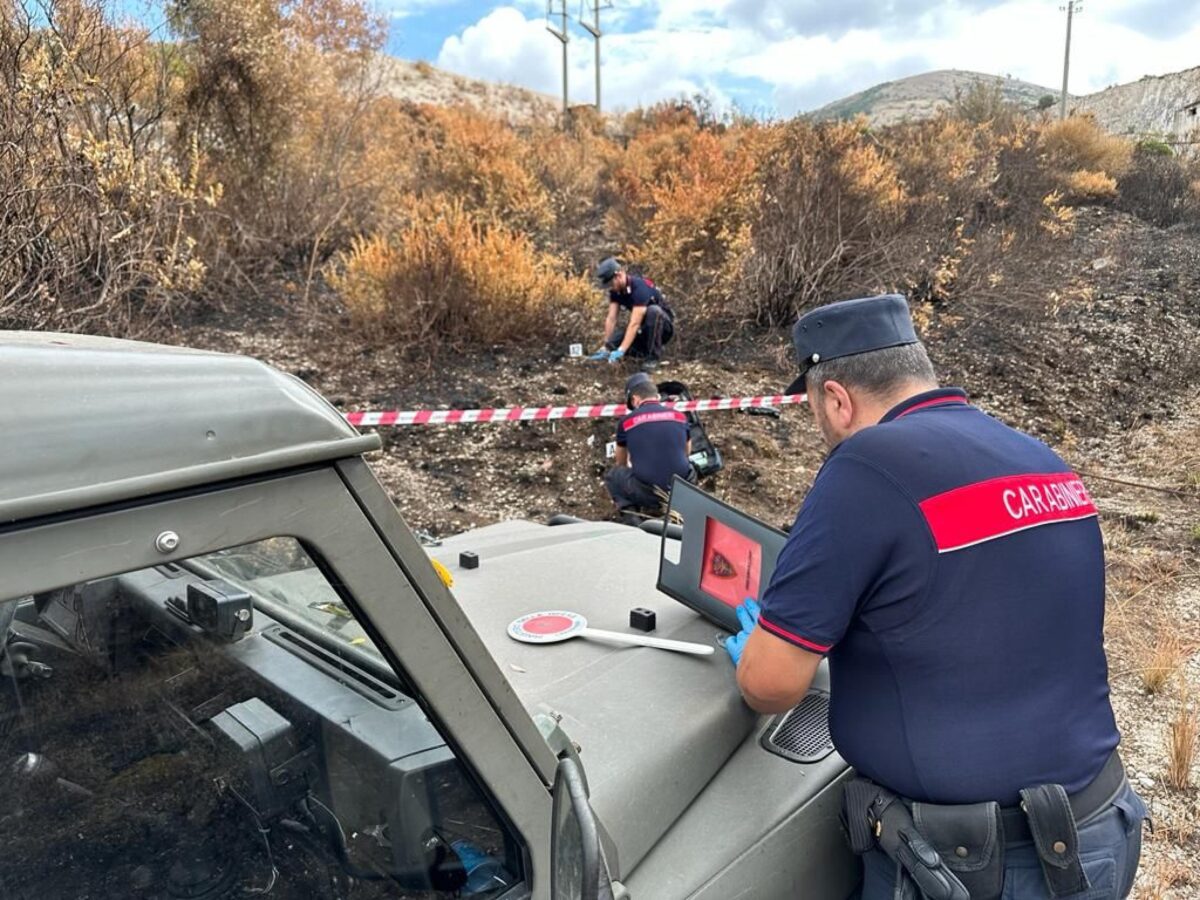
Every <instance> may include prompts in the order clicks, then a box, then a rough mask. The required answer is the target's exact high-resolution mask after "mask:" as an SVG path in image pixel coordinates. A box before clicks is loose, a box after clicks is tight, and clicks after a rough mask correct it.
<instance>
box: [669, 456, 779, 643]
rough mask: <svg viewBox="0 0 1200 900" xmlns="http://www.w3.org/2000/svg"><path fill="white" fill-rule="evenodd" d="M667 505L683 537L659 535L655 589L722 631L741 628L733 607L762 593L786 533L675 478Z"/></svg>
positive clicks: (733, 630) (757, 597) (758, 597)
mask: <svg viewBox="0 0 1200 900" xmlns="http://www.w3.org/2000/svg"><path fill="white" fill-rule="evenodd" d="M669 509H670V514H669V515H668V518H667V521H668V522H671V521H679V520H682V524H683V538H682V540H680V541H678V542H676V541H675V540H672V539H669V538H668V537H667V536H666V535H665V534H664V535H663V541H662V549H661V550H660V553H659V563H658V589H659V590H660V591H662V592H663V593H664V594H666V595H667V596H669V597H673V598H674V599H676V600H678V601H679V602H680V603H682V604H683V605H684V606H688V607H690V608H692V609H694V610H695V611H696V612H698V613H700V614H701V615H702V616H704V617H705V618H708V619H711V620H712V621H713V622H716V623H717V624H718V625H720V626H721V627H722V628H724V629H725V630H726V631H730V632H737V631H740V630H741V626H740V625H739V624H738V620H737V614H736V612H735V610H736V608H737V606H738V604H740V603H741V602H742V601H743V600H745V599H746V598H747V597H753V598H754V599H755V600H758V599H760V598H761V596H762V591H763V589H764V588H766V586H767V582H768V581H770V579H771V573H772V572H774V571H775V562H776V560H778V559H779V551H780V550H782V549H783V544H784V541H785V540H787V535H786V534H785V533H784V532H782V531H780V530H779V529H777V528H772V527H771V526H770V525H767V524H766V523H764V522H760V521H759V520H758V519H756V518H754V517H753V516H751V515H748V514H746V513H744V512H742V511H741V510H739V509H736V508H734V507H732V506H730V505H729V504H728V503H724V502H723V501H721V500H718V499H717V498H716V497H714V496H712V495H711V494H707V493H705V492H704V491H702V490H701V489H700V488H698V487H696V486H695V485H694V484H691V483H690V482H688V481H685V480H684V479H682V478H678V477H677V478H676V479H675V481H674V483H673V484H672V485H671V502H670V506H669ZM676 517H677V518H676ZM675 556H677V557H678V561H674V560H673V559H672V557H675Z"/></svg>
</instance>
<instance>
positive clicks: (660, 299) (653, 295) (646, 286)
mask: <svg viewBox="0 0 1200 900" xmlns="http://www.w3.org/2000/svg"><path fill="white" fill-rule="evenodd" d="M608 299H609V300H611V301H612V302H613V303H616V304H617V305H619V306H620V307H622V308H623V309H628V310H632V309H633V308H634V307H635V306H661V307H662V308H663V310H664V311H665V312H668V313H669V312H671V307H670V306H668V305H667V300H666V298H665V297H664V296H663V293H662V291H660V290H659V289H658V287H657V286H655V284H654V282H653V281H651V280H650V279H649V278H643V277H642V276H641V275H630V276H629V284H627V285H626V286H625V290H623V291H609V292H608Z"/></svg>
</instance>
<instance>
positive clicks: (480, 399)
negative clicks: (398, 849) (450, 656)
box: [178, 208, 1200, 898]
mask: <svg viewBox="0 0 1200 900" xmlns="http://www.w3.org/2000/svg"><path fill="white" fill-rule="evenodd" d="M1008 277H1011V274H1010V275H1009V276H1008ZM1029 285H1046V286H1048V287H1046V288H1045V289H1044V290H1042V289H1037V290H1033V291H1031V290H1030V289H1029ZM1024 287H1025V290H1023V291H1020V292H1014V294H1017V293H1019V294H1021V295H1022V296H1023V297H1024V298H1025V299H1023V300H1022V301H1021V302H1020V303H1019V304H1018V303H1017V302H1015V301H1014V303H1013V304H1012V305H1009V306H1005V305H1002V304H1001V305H997V304H994V303H993V304H991V305H989V306H987V307H986V308H980V307H979V306H978V305H972V304H971V303H969V302H968V301H966V300H959V301H955V302H950V303H946V304H944V305H938V306H933V307H930V308H928V310H927V311H928V312H930V313H931V315H930V316H929V319H930V322H931V324H930V325H929V327H927V328H926V330H925V333H924V338H925V340H926V343H927V345H928V347H929V350H930V354H931V356H932V357H933V359H934V362H935V365H936V366H937V367H938V372H939V375H940V376H941V378H942V381H943V383H944V384H955V385H960V386H962V387H964V388H966V389H967V390H968V392H969V393H970V395H971V397H972V400H973V401H974V402H975V403H976V404H977V405H979V406H980V407H982V408H983V409H984V410H986V411H988V412H989V413H992V414H993V415H996V416H997V417H998V418H1000V419H1002V420H1003V421H1005V422H1007V423H1009V424H1011V425H1013V426H1015V427H1018V428H1021V429H1024V430H1026V431H1029V432H1031V433H1033V434H1035V435H1037V436H1038V437H1041V438H1042V439H1043V440H1046V441H1047V442H1048V443H1050V444H1051V445H1052V446H1054V447H1056V449H1058V450H1059V451H1060V452H1061V453H1062V454H1063V455H1064V456H1065V457H1066V458H1067V459H1068V460H1069V461H1070V462H1071V463H1072V464H1073V465H1075V466H1076V467H1077V468H1078V469H1079V470H1080V471H1081V472H1082V473H1083V475H1084V480H1085V482H1087V484H1088V486H1089V489H1090V490H1091V492H1092V494H1093V496H1094V498H1095V499H1096V502H1097V505H1098V506H1099V508H1100V510H1101V524H1102V527H1103V529H1104V533H1105V542H1106V546H1107V551H1108V569H1109V613H1108V621H1107V637H1108V645H1109V654H1110V663H1111V668H1112V684H1113V696H1114V704H1115V707H1116V710H1117V715H1118V720H1119V722H1120V725H1121V728H1122V732H1123V735H1124V738H1123V747H1124V753H1125V757H1126V761H1127V764H1128V768H1129V769H1130V772H1131V777H1132V778H1133V780H1134V781H1135V782H1136V784H1137V787H1138V789H1139V790H1140V791H1141V792H1142V794H1143V796H1145V797H1146V798H1147V800H1148V802H1149V804H1150V807H1151V813H1152V815H1153V816H1154V819H1155V822H1156V825H1157V828H1156V830H1155V831H1154V833H1153V834H1149V833H1148V834H1147V837H1146V842H1145V852H1144V856H1143V864H1142V869H1141V872H1140V874H1139V878H1138V886H1137V888H1136V891H1135V896H1138V897H1146V898H1150V897H1154V898H1171V897H1179V898H1183V897H1193V898H1194V897H1200V792H1198V791H1197V789H1196V788H1195V787H1185V788H1178V787H1175V786H1173V785H1172V784H1170V783H1169V779H1168V777H1167V771H1168V763H1169V759H1170V755H1171V754H1170V744H1171V733H1172V732H1171V723H1172V722H1173V721H1176V720H1177V719H1178V717H1179V716H1180V715H1181V713H1182V712H1184V711H1186V710H1187V709H1189V708H1195V706H1196V705H1197V703H1198V702H1200V393H1198V385H1200V350H1198V349H1197V334H1198V333H1200V235H1197V234H1195V233H1189V232H1187V231H1185V230H1162V229H1157V228H1153V227H1150V226H1148V225H1146V224H1144V223H1142V222H1141V221H1140V220H1138V219H1135V218H1133V217H1130V216H1127V215H1125V214H1122V213H1117V212H1113V211H1111V210H1107V209H1098V208H1097V209H1083V210H1080V212H1079V216H1078V228H1077V232H1076V234H1075V236H1074V237H1073V238H1072V239H1071V241H1070V243H1069V245H1067V246H1065V247H1064V248H1063V252H1061V253H1060V254H1059V255H1058V256H1057V257H1055V259H1054V261H1053V262H1052V263H1050V264H1048V265H1042V266H1040V267H1039V268H1038V270H1037V271H1036V272H1029V273H1027V281H1026V283H1025V285H1024ZM1031 294H1032V295H1034V301H1035V302H1031V301H1030V296H1031ZM599 306H600V304H599V302H598V307H597V310H596V318H595V322H594V325H593V327H592V329H591V331H587V332H586V333H581V334H579V335H577V336H576V337H575V338H574V339H575V340H577V341H580V342H582V343H583V344H584V346H585V348H590V347H591V346H592V345H593V344H594V343H595V340H596V337H597V335H598V333H599V330H600V325H601V318H602V310H601V309H600V308H599ZM335 326H336V327H335ZM682 326H683V327H682V329H681V331H680V334H679V335H678V336H677V339H676V341H675V342H674V343H673V344H672V345H671V346H670V347H669V349H668V360H669V362H668V364H667V365H665V366H664V367H663V368H662V369H661V370H660V372H659V373H658V376H657V377H658V379H659V380H676V381H682V382H684V383H685V384H687V385H688V387H689V388H690V390H691V392H692V394H693V396H694V397H696V398H705V397H712V396H735V395H749V394H774V393H777V392H779V391H780V390H781V389H782V387H783V386H784V385H786V384H787V383H788V382H789V381H790V380H791V378H792V373H793V370H794V366H793V363H792V359H791V351H790V347H789V345H788V342H787V335H786V334H785V333H783V332H782V331H774V332H765V331H745V332H742V333H737V334H732V335H729V336H727V337H726V338H725V339H724V340H720V341H716V340H712V339H702V338H701V337H699V336H697V335H693V334H690V333H689V331H688V324H687V322H686V320H684V321H683V322H682ZM345 327H346V326H345V325H344V323H330V322H329V321H324V322H322V321H319V320H313V319H312V318H311V317H310V318H308V319H305V320H303V321H301V320H300V319H299V317H296V316H289V315H285V314H282V313H280V314H277V315H275V316H273V317H271V318H269V319H268V320H266V321H263V320H257V321H255V322H253V323H251V324H249V325H247V324H242V325H241V326H240V327H235V326H231V325H225V326H219V325H213V324H209V325H196V326H192V327H189V328H187V329H186V330H182V331H181V332H180V334H179V335H178V340H179V342H180V343H188V344H191V345H193V346H204V347H209V348H211V349H217V350H224V351H228V352H240V353H246V354H249V355H253V356H257V357H259V358H261V359H264V360H266V361H268V362H270V363H272V364H274V365H276V366H278V367H279V368H281V369H283V370H284V371H287V372H291V373H293V374H295V375H297V376H298V377H300V378H302V379H303V380H305V381H307V382H308V383H309V384H311V385H313V387H315V388H316V389H318V390H319V391H321V392H322V393H323V394H324V395H325V396H326V397H328V398H329V399H330V400H331V401H333V403H334V404H335V405H337V406H338V407H339V408H340V409H342V410H344V411H350V410H360V409H361V410H370V409H416V408H434V409H437V408H475V407H492V406H517V405H539V406H540V405H566V404H588V403H611V402H619V401H620V394H621V385H622V384H623V381H624V379H625V377H626V376H627V375H628V374H629V373H630V372H631V371H633V369H631V368H630V369H627V368H624V367H622V366H609V365H607V364H604V363H589V362H585V361H580V360H572V359H569V358H568V357H567V352H566V351H567V347H566V343H567V342H566V341H564V342H563V345H562V346H550V347H547V346H536V347H522V348H506V349H499V348H497V349H493V350H489V351H481V352H473V353H471V354H470V355H464V356H454V355H452V354H449V353H444V354H442V355H441V356H440V357H439V358H438V360H437V362H436V363H434V364H432V365H428V364H426V365H414V364H413V363H411V362H409V361H407V357H406V355H405V354H404V353H402V352H400V351H398V350H397V349H396V348H392V347H385V346H378V345H371V344H369V343H366V342H358V341H355V340H354V339H353V338H344V337H332V338H331V335H345V334H347V333H348V332H347V331H346V330H345ZM592 331H595V332H596V334H593V333H592ZM780 412H781V414H780V415H779V417H778V418H771V417H764V416H751V415H747V414H745V413H735V412H713V413H705V414H702V419H703V422H704V424H705V427H706V429H707V431H708V434H709V436H710V437H711V439H712V440H713V442H714V443H715V444H716V445H717V446H718V447H719V448H720V450H721V452H722V454H723V456H724V459H725V469H724V471H722V472H721V473H720V474H719V475H717V476H716V477H714V478H712V479H710V480H709V481H708V482H707V483H705V485H704V486H705V487H706V488H707V489H708V490H710V491H712V492H713V493H715V494H717V495H718V496H720V497H721V498H723V499H724V500H726V501H728V502H730V503H732V504H734V505H736V506H738V507H740V508H742V509H744V510H746V511H748V512H750V513H752V514H754V515H756V516H758V517H759V518H761V519H763V520H764V521H766V522H768V523H771V524H773V525H776V526H781V527H786V526H788V525H789V524H790V522H791V520H792V518H793V517H794V515H795V513H796V510H797V509H798V508H799V505H800V502H801V501H802V499H803V496H804V493H805V491H806V490H807V489H808V487H809V485H810V484H811V482H812V479H813V477H814V476H815V474H816V472H817V469H818V468H819V466H820V463H821V460H822V458H823V455H824V451H823V448H822V447H821V445H820V439H819V435H818V433H817V431H816V429H815V427H814V426H813V425H812V422H811V418H810V415H809V413H808V410H807V409H806V408H803V407H783V408H782V409H781V411H780ZM614 424H615V423H614V421H613V420H611V419H608V420H604V419H602V420H576V421H560V422H555V423H549V422H545V423H523V424H502V425H468V426H437V427H425V428H389V429H381V430H380V432H381V435H382V437H383V439H384V442H385V447H384V450H383V451H382V452H381V453H378V454H375V455H374V456H373V458H372V459H371V460H370V462H371V464H372V467H373V468H374V470H375V472H376V474H377V475H378V477H379V479H380V480H381V482H382V483H383V485H384V487H385V488H386V489H387V491H388V492H389V494H390V495H391V497H392V499H393V501H394V502H395V503H396V506H397V507H398V509H399V510H400V511H401V513H402V514H403V515H404V517H405V519H406V520H407V521H408V523H409V524H410V526H412V527H413V528H414V529H418V530H420V531H424V532H428V533H429V534H431V535H434V536H444V535H448V534H453V533H457V532H460V531H464V530H467V529H469V528H473V527H477V526H480V525H485V524H489V523H492V522H496V521H500V520H503V519H508V518H527V519H533V520H541V521H545V519H547V518H548V517H549V516H551V515H553V514H555V513H560V512H561V513H569V514H571V515H575V516H579V517H582V518H593V519H601V518H610V517H611V515H612V506H611V503H610V501H609V500H608V498H607V495H606V494H605V492H604V489H603V486H602V485H601V482H600V476H601V475H602V473H603V472H604V470H605V468H606V467H607V464H608V461H606V459H605V456H604V447H605V444H606V443H607V442H608V441H610V440H611V439H612V435H613V428H614ZM1127 482H1128V483H1127ZM1165 640H1170V641H1174V642H1176V643H1178V646H1179V647H1180V651H1179V657H1178V660H1177V661H1176V662H1175V663H1174V664H1173V665H1172V666H1171V671H1170V674H1169V677H1168V678H1167V679H1166V680H1165V683H1164V684H1163V685H1160V686H1157V687H1156V689H1155V690H1150V689H1149V688H1148V687H1147V683H1148V681H1150V680H1151V679H1148V678H1147V672H1148V671H1149V669H1150V668H1152V667H1154V666H1156V665H1158V662H1156V661H1155V652H1156V650H1157V648H1160V647H1161V646H1162V645H1163V643H1164V641H1165ZM1191 780H1192V783H1193V784H1194V783H1195V782H1196V781H1197V780H1200V765H1196V764H1195V762H1194V761H1193V765H1192V768H1191Z"/></svg>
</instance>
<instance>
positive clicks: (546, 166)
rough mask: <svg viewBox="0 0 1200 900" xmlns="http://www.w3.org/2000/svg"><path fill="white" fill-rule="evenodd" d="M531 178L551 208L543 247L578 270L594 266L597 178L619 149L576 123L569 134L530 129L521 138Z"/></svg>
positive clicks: (598, 250)
mask: <svg viewBox="0 0 1200 900" xmlns="http://www.w3.org/2000/svg"><path fill="white" fill-rule="evenodd" d="M526 140H527V141H528V144H529V147H530V155H531V159H532V163H531V164H532V166H533V170H534V173H535V174H536V176H537V178H538V180H539V181H540V182H541V185H542V187H543V189H544V190H545V192H546V196H547V198H548V201H549V204H550V210H551V214H552V218H553V222H554V226H553V228H552V229H551V233H550V234H548V235H547V236H546V241H545V243H546V245H547V246H548V247H552V248H554V249H556V250H559V251H560V252H563V253H567V254H569V255H570V256H571V259H572V262H573V263H574V264H575V266H576V267H577V268H580V269H583V268H586V267H587V266H588V265H589V264H592V263H594V262H595V257H596V255H597V253H598V252H600V251H601V248H599V247H595V246H592V245H593V244H594V243H595V231H596V225H597V224H598V220H599V214H598V209H599V203H600V185H601V176H602V173H603V172H604V170H605V168H606V166H607V165H608V164H609V162H610V160H611V159H612V158H613V157H615V156H616V155H617V154H619V153H620V150H619V148H618V147H617V146H616V145H615V144H614V143H613V142H612V141H611V140H609V139H608V138H607V137H605V136H604V135H603V134H602V133H600V132H599V131H598V130H597V129H594V128H592V127H584V126H583V125H579V124H577V126H576V128H575V131H574V132H573V133H572V134H563V133H562V132H561V131H560V130H558V129H552V128H548V127H540V128H535V129H533V131H532V133H531V134H530V135H529V137H528V138H527V139H526Z"/></svg>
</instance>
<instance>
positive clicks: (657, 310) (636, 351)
mask: <svg viewBox="0 0 1200 900" xmlns="http://www.w3.org/2000/svg"><path fill="white" fill-rule="evenodd" d="M674 336H675V320H674V319H673V318H672V316H671V314H670V313H668V312H666V311H664V310H663V308H662V307H661V306H658V305H654V306H647V307H646V318H644V319H642V325H641V327H640V328H639V329H638V331H637V335H636V336H635V337H634V339H633V343H632V344H630V345H629V355H630V356H640V357H646V358H648V359H660V358H661V357H662V351H663V345H664V344H667V343H669V342H670V340H671V338H673V337H674ZM624 337H625V329H624V328H620V327H618V328H617V330H616V331H614V332H613V333H612V334H610V335H609V336H608V340H607V341H605V342H604V346H605V347H607V348H608V349H609V350H616V349H617V348H618V347H620V346H621V341H622V340H623V339H624Z"/></svg>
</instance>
